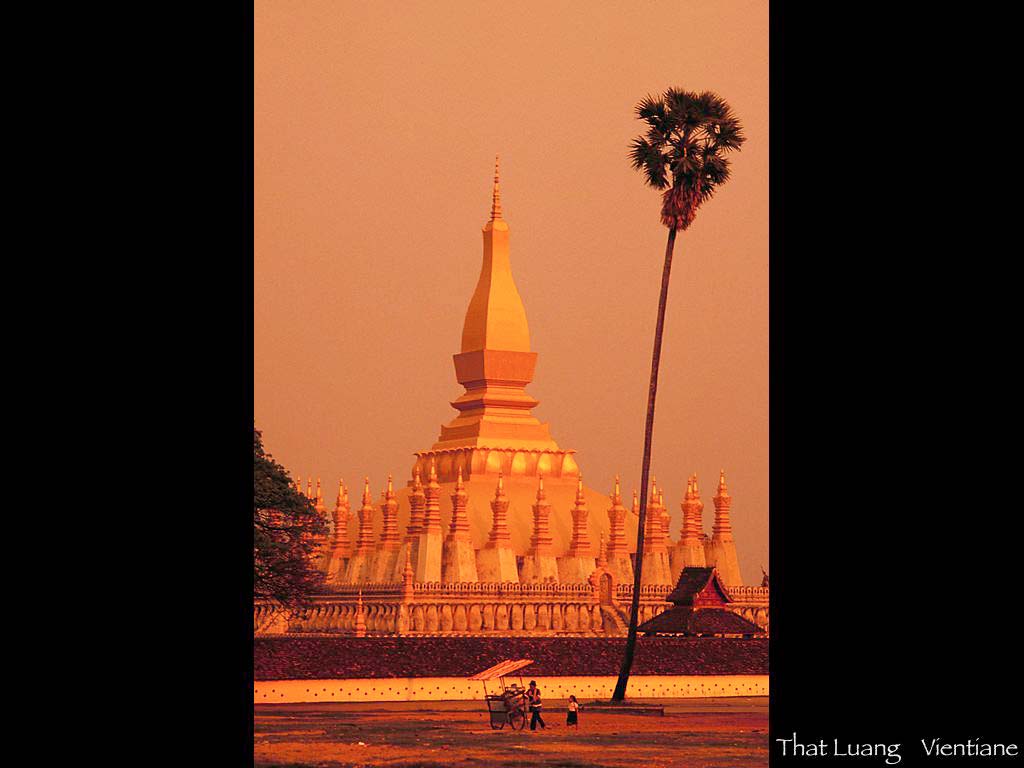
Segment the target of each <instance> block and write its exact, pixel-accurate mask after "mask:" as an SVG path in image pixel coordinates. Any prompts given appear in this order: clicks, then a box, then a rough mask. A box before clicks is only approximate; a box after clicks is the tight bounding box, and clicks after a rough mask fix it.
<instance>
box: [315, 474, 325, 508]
mask: <svg viewBox="0 0 1024 768" xmlns="http://www.w3.org/2000/svg"><path fill="white" fill-rule="evenodd" d="M316 500H317V503H320V502H321V501H323V500H324V494H323V491H321V490H320V478H319V477H318V478H317V479H316Z"/></svg>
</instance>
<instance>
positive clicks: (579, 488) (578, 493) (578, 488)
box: [576, 472, 586, 504]
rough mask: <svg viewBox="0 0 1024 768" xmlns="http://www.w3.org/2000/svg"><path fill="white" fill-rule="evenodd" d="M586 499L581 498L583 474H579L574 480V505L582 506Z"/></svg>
mask: <svg viewBox="0 0 1024 768" xmlns="http://www.w3.org/2000/svg"><path fill="white" fill-rule="evenodd" d="M585 500H586V499H585V498H584V496H583V473H582V472H580V474H579V477H578V478H577V480H576V503H577V504H582V503H583V502H584V501H585Z"/></svg>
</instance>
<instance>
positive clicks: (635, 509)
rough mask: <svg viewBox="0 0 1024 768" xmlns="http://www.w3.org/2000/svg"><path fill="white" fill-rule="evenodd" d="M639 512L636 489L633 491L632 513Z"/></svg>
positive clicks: (638, 497) (638, 499)
mask: <svg viewBox="0 0 1024 768" xmlns="http://www.w3.org/2000/svg"><path fill="white" fill-rule="evenodd" d="M639 510H640V496H639V494H638V493H637V490H636V488H634V489H633V511H634V512H638V511H639Z"/></svg>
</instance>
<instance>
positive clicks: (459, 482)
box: [455, 467, 466, 491]
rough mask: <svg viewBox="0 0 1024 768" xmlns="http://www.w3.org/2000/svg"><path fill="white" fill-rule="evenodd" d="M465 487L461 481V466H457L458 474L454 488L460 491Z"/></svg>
mask: <svg viewBox="0 0 1024 768" xmlns="http://www.w3.org/2000/svg"><path fill="white" fill-rule="evenodd" d="M465 488H466V486H465V485H464V484H463V482H462V467H459V476H458V478H456V480H455V490H456V491H461V490H464V489H465Z"/></svg>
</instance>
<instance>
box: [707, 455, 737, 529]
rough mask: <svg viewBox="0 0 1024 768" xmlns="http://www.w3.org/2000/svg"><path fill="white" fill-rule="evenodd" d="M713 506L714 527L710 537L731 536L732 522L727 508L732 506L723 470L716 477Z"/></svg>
mask: <svg viewBox="0 0 1024 768" xmlns="http://www.w3.org/2000/svg"><path fill="white" fill-rule="evenodd" d="M711 500H712V501H713V502H714V504H715V525H714V528H713V529H712V535H714V536H723V535H724V534H727V533H728V534H730V535H731V534H732V522H731V521H730V520H729V507H731V506H732V496H730V495H729V488H728V487H727V486H726V484H725V470H724V469H723V470H722V471H721V473H720V474H719V476H718V493H716V494H715V495H714V497H713V498H712V499H711Z"/></svg>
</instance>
